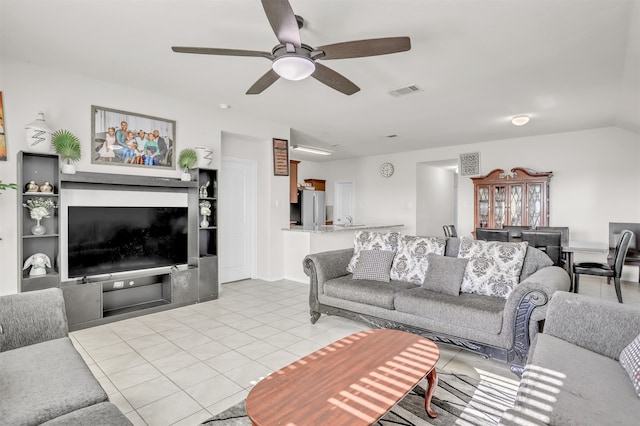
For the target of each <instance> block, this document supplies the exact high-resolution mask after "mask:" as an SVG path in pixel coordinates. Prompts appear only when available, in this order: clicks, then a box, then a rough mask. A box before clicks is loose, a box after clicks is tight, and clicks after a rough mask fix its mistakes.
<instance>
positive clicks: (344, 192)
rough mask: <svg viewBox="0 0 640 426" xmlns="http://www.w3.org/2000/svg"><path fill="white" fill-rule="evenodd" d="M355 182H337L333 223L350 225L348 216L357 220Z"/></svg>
mask: <svg viewBox="0 0 640 426" xmlns="http://www.w3.org/2000/svg"><path fill="white" fill-rule="evenodd" d="M354 191H355V189H354V184H353V181H336V183H335V195H334V197H333V223H335V224H337V225H341V224H345V223H349V219H347V216H348V217H350V218H351V220H352V221H353V220H355V193H354Z"/></svg>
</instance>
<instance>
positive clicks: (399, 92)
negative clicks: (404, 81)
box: [387, 84, 422, 97]
mask: <svg viewBox="0 0 640 426" xmlns="http://www.w3.org/2000/svg"><path fill="white" fill-rule="evenodd" d="M416 92H422V89H421V88H419V87H418V86H416V85H415V84H412V85H411V86H406V87H401V88H399V89H395V90H390V91H388V92H387V93H388V94H390V95H391V96H394V97H398V96H404V95H410V94H411V93H416Z"/></svg>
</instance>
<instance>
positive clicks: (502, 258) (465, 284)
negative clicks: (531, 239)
mask: <svg viewBox="0 0 640 426" xmlns="http://www.w3.org/2000/svg"><path fill="white" fill-rule="evenodd" d="M527 245H528V244H527V243H526V242H525V243H504V242H499V241H478V240H471V239H469V238H463V239H461V241H460V251H459V252H458V257H461V258H464V259H469V263H467V267H466V269H465V271H464V277H463V278H462V286H461V288H460V291H461V292H463V293H477V294H482V295H485V296H499V297H504V298H505V299H506V298H507V297H509V294H511V291H513V288H514V287H515V286H516V285H517V284H518V282H519V278H520V271H521V270H522V264H523V263H524V257H525V255H526V254H527Z"/></svg>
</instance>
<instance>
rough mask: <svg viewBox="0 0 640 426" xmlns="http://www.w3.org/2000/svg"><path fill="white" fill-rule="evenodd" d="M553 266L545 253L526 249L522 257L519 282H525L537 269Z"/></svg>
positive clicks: (529, 248) (530, 247)
mask: <svg viewBox="0 0 640 426" xmlns="http://www.w3.org/2000/svg"><path fill="white" fill-rule="evenodd" d="M549 266H553V260H551V258H550V257H549V256H547V254H546V253H545V252H543V251H542V250H540V249H537V248H535V247H532V246H529V247H527V254H526V255H525V256H524V263H523V264H522V271H520V282H522V281H524V280H526V279H527V278H529V277H530V276H531V275H533V274H534V273H536V272H537V271H538V270H539V269H542V268H546V267H549Z"/></svg>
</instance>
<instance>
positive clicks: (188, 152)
mask: <svg viewBox="0 0 640 426" xmlns="http://www.w3.org/2000/svg"><path fill="white" fill-rule="evenodd" d="M197 162H198V154H197V153H196V151H195V150H193V149H191V148H186V149H183V150H182V151H180V156H178V165H179V166H180V168H181V169H183V170H184V171H185V173H187V170H188V169H193V167H194V166H195V165H196V163H197Z"/></svg>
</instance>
